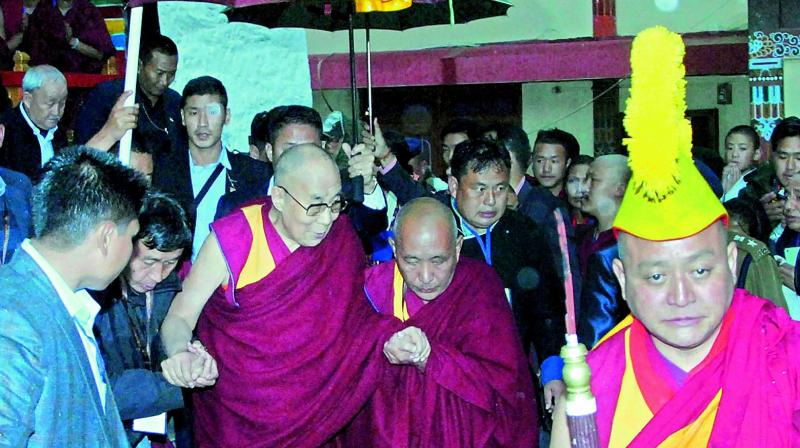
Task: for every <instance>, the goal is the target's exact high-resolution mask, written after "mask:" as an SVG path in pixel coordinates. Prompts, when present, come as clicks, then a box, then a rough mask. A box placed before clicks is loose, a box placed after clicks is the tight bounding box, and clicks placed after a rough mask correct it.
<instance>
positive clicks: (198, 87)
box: [152, 76, 269, 257]
mask: <svg viewBox="0 0 800 448" xmlns="http://www.w3.org/2000/svg"><path fill="white" fill-rule="evenodd" d="M181 120H182V122H183V124H184V126H185V127H186V136H187V138H186V141H185V142H182V143H181V147H179V148H177V150H176V151H170V152H165V151H161V152H157V153H155V154H153V178H152V182H153V187H154V188H156V189H157V190H160V191H162V192H165V193H169V194H172V195H173V197H174V198H175V199H177V200H178V202H180V203H181V205H182V206H183V207H184V208H185V209H186V211H187V212H188V213H189V217H190V220H191V222H192V223H193V225H194V240H193V243H192V256H193V257H194V256H195V255H197V252H198V251H199V249H200V246H201V245H202V244H203V241H205V239H206V236H208V232H209V228H208V226H209V225H210V224H211V222H212V221H213V220H214V216H215V215H216V212H217V204H218V203H219V199H220V198H221V197H222V196H223V195H224V194H226V193H229V192H231V191H234V190H236V191H240V190H241V191H244V192H247V193H248V194H251V195H252V196H253V197H257V196H258V194H260V192H263V191H266V188H267V182H268V180H269V177H268V174H269V168H268V166H267V164H265V163H264V162H261V161H258V160H254V159H252V158H250V156H249V155H247V154H237V153H233V152H229V151H228V150H227V148H225V147H224V146H223V145H222V130H223V128H224V127H225V125H226V124H227V123H228V121H229V120H230V109H228V93H227V91H226V90H225V86H224V85H223V84H222V82H220V81H219V80H218V79H216V78H212V77H210V76H202V77H200V78H195V79H193V80H191V81H189V82H188V83H187V84H186V87H184V89H183V97H182V100H181Z"/></svg>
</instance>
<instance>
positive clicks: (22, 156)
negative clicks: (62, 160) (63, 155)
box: [0, 103, 67, 182]
mask: <svg viewBox="0 0 800 448" xmlns="http://www.w3.org/2000/svg"><path fill="white" fill-rule="evenodd" d="M21 107H22V103H20V104H19V105H18V106H17V107H15V108H13V109H9V110H7V111H6V113H5V114H4V115H3V124H5V126H6V135H5V139H4V140H3V146H2V148H0V166H2V167H5V168H8V169H10V170H14V171H17V172H20V173H22V174H24V175H26V176H28V178H30V179H31V180H32V181H34V182H35V181H36V179H37V178H38V177H39V174H40V173H41V171H42V150H41V148H40V147H39V140H37V139H36V135H34V133H33V130H32V129H31V127H30V126H28V122H27V121H25V117H23V116H22V112H21V111H20V108H21ZM66 145H67V138H66V134H65V133H64V130H63V129H61V128H59V129H58V130H57V131H56V133H55V135H54V136H53V150H54V151H55V153H56V154H58V152H59V150H60V149H62V148H63V147H64V146H66Z"/></svg>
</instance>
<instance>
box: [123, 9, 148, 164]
mask: <svg viewBox="0 0 800 448" xmlns="http://www.w3.org/2000/svg"><path fill="white" fill-rule="evenodd" d="M141 38H142V7H141V6H136V7H134V8H131V15H130V22H129V23H128V49H127V52H126V61H125V87H124V91H131V92H133V94H132V95H131V96H129V97H128V98H127V99H126V100H125V106H126V107H129V106H133V105H134V104H136V81H137V79H136V77H137V76H138V74H139V43H140V42H141ZM132 138H133V131H131V130H129V131H128V132H126V133H125V135H123V136H122V139H121V140H120V142H119V160H120V162H122V163H123V164H124V165H125V166H128V165H129V164H130V162H131V139H132Z"/></svg>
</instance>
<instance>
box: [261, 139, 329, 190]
mask: <svg viewBox="0 0 800 448" xmlns="http://www.w3.org/2000/svg"><path fill="white" fill-rule="evenodd" d="M331 173H335V174H336V176H339V169H338V168H337V167H336V162H334V161H333V159H331V156H330V155H329V154H328V153H327V152H325V150H324V149H322V148H321V147H319V146H317V145H315V144H313V143H305V144H302V145H297V146H293V147H291V148H289V149H287V150H286V151H284V152H283V153H282V154H281V156H280V157H278V161H277V162H276V163H275V185H284V184H286V183H287V182H291V181H293V180H295V179H307V178H309V177H311V176H318V175H329V174H331Z"/></svg>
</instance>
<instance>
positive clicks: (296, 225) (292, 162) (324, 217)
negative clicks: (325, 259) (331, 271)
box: [270, 144, 344, 250]
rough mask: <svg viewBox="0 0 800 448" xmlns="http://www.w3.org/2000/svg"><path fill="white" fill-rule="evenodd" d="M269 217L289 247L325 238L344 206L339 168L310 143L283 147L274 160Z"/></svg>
mask: <svg viewBox="0 0 800 448" xmlns="http://www.w3.org/2000/svg"><path fill="white" fill-rule="evenodd" d="M274 181H275V183H274V188H273V189H272V205H273V207H272V209H271V210H270V220H271V221H272V223H273V224H274V225H275V229H276V230H277V231H278V234H279V235H280V236H281V238H282V239H283V241H284V242H285V243H286V245H287V247H289V249H290V250H294V249H296V248H297V247H300V246H304V247H313V246H316V245H318V244H319V243H321V242H322V240H323V239H325V236H327V235H328V232H329V231H330V229H331V226H332V225H333V222H334V221H335V220H336V218H338V217H339V213H340V212H341V211H342V208H343V207H344V202H343V201H342V197H341V196H342V182H341V179H340V178H339V170H338V169H337V168H336V164H335V163H334V162H333V159H331V156H329V155H328V153H327V152H325V150H323V149H322V148H320V147H319V146H316V145H313V144H304V145H297V146H294V147H292V148H289V149H287V150H286V151H285V152H284V153H283V154H282V155H281V156H280V157H279V158H278V162H277V163H276V164H275V177H274Z"/></svg>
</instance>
